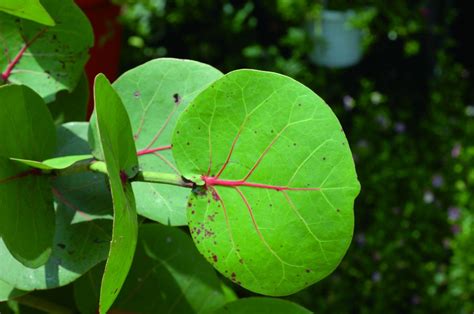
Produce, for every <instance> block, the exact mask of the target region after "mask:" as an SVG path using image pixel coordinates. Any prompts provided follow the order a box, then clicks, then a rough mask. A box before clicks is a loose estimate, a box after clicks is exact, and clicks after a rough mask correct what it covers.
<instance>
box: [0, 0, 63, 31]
mask: <svg viewBox="0 0 474 314" xmlns="http://www.w3.org/2000/svg"><path fill="white" fill-rule="evenodd" d="M0 11H3V12H7V13H8V14H12V15H15V16H18V17H21V18H24V19H29V20H32V21H35V22H38V23H41V24H45V25H48V26H54V24H55V23H54V20H53V19H52V18H51V16H50V15H49V14H48V11H46V9H45V8H44V7H43V6H42V5H41V2H40V1H39V0H22V1H18V0H2V2H1V3H0Z"/></svg>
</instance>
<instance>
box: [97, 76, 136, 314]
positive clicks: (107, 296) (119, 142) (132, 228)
mask: <svg viewBox="0 0 474 314" xmlns="http://www.w3.org/2000/svg"><path fill="white" fill-rule="evenodd" d="M94 101H95V110H96V115H97V121H96V122H97V129H98V130H99V138H100V143H101V146H102V149H103V153H104V159H105V163H106V166H107V172H108V176H109V182H110V189H111V192H112V199H113V204H114V223H113V231H112V241H111V242H110V251H109V256H108V258H107V263H106V265H105V271H104V276H103V277H102V285H101V288H100V307H99V309H100V313H106V312H107V311H108V309H109V308H110V307H111V306H112V304H113V302H114V301H115V298H116V297H117V295H118V294H119V292H120V289H121V287H122V285H123V282H124V281H125V278H126V277H127V274H128V271H129V270H130V266H131V264H132V260H133V254H134V252H135V246H136V243H137V233H138V223H137V213H136V209H135V199H134V196H133V191H132V186H131V184H130V182H129V181H128V180H127V178H130V177H133V176H134V175H135V174H136V173H137V171H138V159H137V155H136V149H135V143H134V141H133V135H132V129H131V127H130V120H129V119H128V115H127V111H126V110H125V108H124V107H123V104H122V102H121V100H120V97H119V96H118V95H117V93H116V92H115V90H114V89H113V88H112V85H110V83H109V81H108V80H107V78H106V77H105V76H104V75H103V74H99V75H97V77H96V79H95V84H94Z"/></svg>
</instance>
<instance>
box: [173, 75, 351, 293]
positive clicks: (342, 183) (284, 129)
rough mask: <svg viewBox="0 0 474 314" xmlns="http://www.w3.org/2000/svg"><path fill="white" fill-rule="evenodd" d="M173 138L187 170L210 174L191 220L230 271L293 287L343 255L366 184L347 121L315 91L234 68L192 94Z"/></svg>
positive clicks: (250, 280) (284, 289) (262, 285)
mask: <svg viewBox="0 0 474 314" xmlns="http://www.w3.org/2000/svg"><path fill="white" fill-rule="evenodd" d="M196 117H200V119H196ZM229 117H232V119H230V118H229ZM196 131H197V133H196ZM172 143H173V155H174V157H175V160H176V163H177V166H178V169H179V170H180V172H181V173H182V174H183V175H184V176H185V177H186V178H187V179H189V180H191V181H194V182H195V183H196V184H197V185H203V184H204V183H205V189H206V191H203V192H202V193H195V194H193V195H191V197H190V198H189V204H188V211H187V216H188V222H189V228H190V230H191V234H192V235H193V239H194V241H195V243H196V246H197V247H198V249H199V250H200V252H201V254H203V255H204V256H205V257H206V258H207V259H208V261H209V262H211V263H213V264H214V266H215V267H216V268H217V269H218V270H219V271H220V272H221V273H222V274H223V275H224V276H226V277H228V278H229V279H231V280H232V281H234V282H236V283H238V284H240V285H242V286H243V287H245V288H247V289H249V290H252V291H254V292H258V293H262V294H266V295H288V294H291V293H294V292H296V291H298V290H301V289H302V288H303V287H306V286H308V285H310V284H312V283H314V282H316V281H318V280H320V279H322V278H323V277H325V276H327V275H328V274H329V273H330V272H332V271H333V270H334V268H335V267H336V266H337V265H338V264H339V262H340V260H341V258H342V256H343V255H344V253H345V252H346V250H347V247H348V246H349V243H350V240H351V238H352V229H353V214H352V206H353V200H354V198H355V196H356V195H357V194H358V192H359V189H360V187H359V184H358V182H357V178H356V175H355V170H354V165H353V161H352V156H351V154H350V150H349V148H348V144H347V141H346V139H345V136H344V133H343V132H341V126H340V125H339V123H338V121H337V119H336V118H335V116H334V115H333V113H332V111H331V110H330V109H329V107H328V106H327V105H326V104H325V103H324V102H323V101H322V100H321V98H319V97H318V96H317V95H315V94H314V93H313V92H312V91H310V90H308V89H307V88H306V87H305V86H303V85H301V84H300V83H297V82H295V81H294V80H292V79H290V78H288V77H285V76H282V75H278V74H274V73H267V72H260V71H253V70H240V71H234V72H231V73H229V74H227V75H225V76H224V77H223V78H221V79H219V80H217V81H216V82H214V83H213V84H212V85H211V86H210V87H208V88H207V89H206V90H204V91H203V92H202V93H201V94H199V96H198V97H197V98H196V99H195V100H194V102H193V103H192V104H191V106H190V107H189V109H188V110H187V111H186V112H185V113H184V114H183V115H182V116H181V118H180V120H179V121H178V124H177V126H176V129H175V132H174V136H173V141H172ZM203 181H204V182H203ZM283 217H284V218H283ZM296 243H298V244H297V245H296ZM268 270H271V272H270V273H269V272H268Z"/></svg>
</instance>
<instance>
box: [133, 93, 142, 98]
mask: <svg viewBox="0 0 474 314" xmlns="http://www.w3.org/2000/svg"><path fill="white" fill-rule="evenodd" d="M133 96H135V98H138V97H140V96H141V94H140V91H135V92H134V93H133Z"/></svg>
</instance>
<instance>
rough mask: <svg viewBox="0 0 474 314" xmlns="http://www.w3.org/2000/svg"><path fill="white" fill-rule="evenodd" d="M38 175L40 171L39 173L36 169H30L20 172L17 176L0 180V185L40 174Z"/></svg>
mask: <svg viewBox="0 0 474 314" xmlns="http://www.w3.org/2000/svg"><path fill="white" fill-rule="evenodd" d="M40 173H41V171H39V170H38V169H31V170H27V171H23V172H20V173H18V174H15V175H13V176H11V177H8V178H4V179H0V184H4V183H8V182H10V181H13V180H16V179H20V178H24V177H27V176H30V175H37V174H40Z"/></svg>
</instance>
